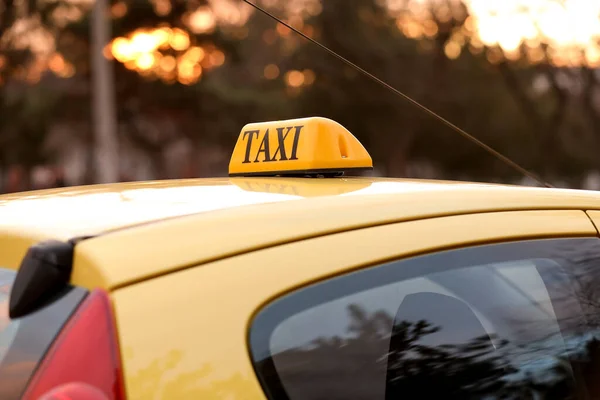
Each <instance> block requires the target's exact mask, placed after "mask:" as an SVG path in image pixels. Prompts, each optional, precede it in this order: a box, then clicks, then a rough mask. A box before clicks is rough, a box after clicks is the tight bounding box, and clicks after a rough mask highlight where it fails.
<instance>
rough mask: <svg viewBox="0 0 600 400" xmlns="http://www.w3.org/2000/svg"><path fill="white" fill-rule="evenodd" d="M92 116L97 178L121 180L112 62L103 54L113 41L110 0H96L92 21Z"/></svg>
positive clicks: (111, 180) (108, 180)
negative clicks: (108, 0)
mask: <svg viewBox="0 0 600 400" xmlns="http://www.w3.org/2000/svg"><path fill="white" fill-rule="evenodd" d="M90 33H91V52H92V54H91V57H92V116H93V133H94V152H93V154H94V161H95V163H94V165H95V170H96V171H95V174H94V179H95V181H96V182H98V183H110V182H117V181H118V180H119V173H120V171H119V140H118V136H117V121H116V110H115V91H114V75H113V70H112V65H111V63H110V61H109V60H107V59H106V57H104V47H105V46H106V45H107V44H108V43H109V42H110V40H111V19H110V13H109V5H108V2H107V0H96V1H95V4H94V8H93V9H92V22H91V32H90Z"/></svg>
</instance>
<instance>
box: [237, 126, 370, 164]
mask: <svg viewBox="0 0 600 400" xmlns="http://www.w3.org/2000/svg"><path fill="white" fill-rule="evenodd" d="M371 169H373V161H372V160H371V156H370V155H369V153H368V152H367V150H365V148H364V147H363V145H362V144H361V143H360V142H359V141H358V140H357V139H356V137H354V135H352V133H350V132H349V131H348V130H347V129H346V128H344V127H343V126H342V125H340V124H338V123H337V122H335V121H332V120H330V119H327V118H320V117H313V118H302V119H293V120H286V121H274V122H262V123H254V124H248V125H246V126H244V128H243V129H242V131H241V133H240V136H239V137H238V140H237V143H236V145H235V148H234V149H233V154H232V156H231V161H230V162H229V175H230V176H276V175H287V176H304V175H340V174H343V173H345V172H350V171H361V170H371Z"/></svg>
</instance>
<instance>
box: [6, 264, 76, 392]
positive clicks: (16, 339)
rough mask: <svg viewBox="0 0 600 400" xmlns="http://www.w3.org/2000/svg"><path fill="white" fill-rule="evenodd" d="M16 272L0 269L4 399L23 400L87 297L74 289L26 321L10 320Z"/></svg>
mask: <svg viewBox="0 0 600 400" xmlns="http://www.w3.org/2000/svg"><path fill="white" fill-rule="evenodd" d="M15 277H16V273H15V271H12V270H8V269H2V268H0V399H3V400H4V399H6V400H12V399H19V398H20V397H21V394H22V392H23V391H24V390H25V388H26V386H27V382H28V381H29V379H30V378H31V376H32V375H33V373H34V372H35V369H36V367H37V365H38V364H39V363H40V361H41V360H42V359H43V357H44V355H45V353H46V351H47V350H48V348H49V347H50V345H51V344H52V342H53V341H54V339H55V338H56V336H57V335H58V333H59V332H60V330H61V329H62V327H63V326H64V324H65V322H66V321H67V320H68V319H69V317H70V316H71V314H72V313H73V311H74V310H75V309H76V308H77V306H78V305H79V303H80V302H81V300H82V299H83V298H84V297H85V294H86V291H85V290H84V289H80V288H72V289H69V290H68V291H66V292H65V293H64V294H62V297H60V298H59V299H58V300H56V301H55V302H54V303H52V304H51V305H48V306H46V307H44V308H42V309H40V310H38V311H36V312H34V313H32V314H30V315H27V316H25V317H23V318H17V319H14V320H11V319H10V318H9V317H8V301H9V295H10V289H11V287H12V284H13V282H14V279H15Z"/></svg>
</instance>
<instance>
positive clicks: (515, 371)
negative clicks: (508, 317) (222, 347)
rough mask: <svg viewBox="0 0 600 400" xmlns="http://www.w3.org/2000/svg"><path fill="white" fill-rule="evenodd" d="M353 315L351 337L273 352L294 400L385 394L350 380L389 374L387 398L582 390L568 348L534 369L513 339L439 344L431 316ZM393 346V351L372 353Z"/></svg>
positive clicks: (562, 394)
mask: <svg viewBox="0 0 600 400" xmlns="http://www.w3.org/2000/svg"><path fill="white" fill-rule="evenodd" d="M348 313H349V314H350V316H351V321H352V322H351V324H350V325H349V326H348V328H347V329H348V333H350V334H351V335H350V336H346V337H344V338H342V337H339V336H333V337H319V338H318V339H316V340H315V341H313V342H312V343H311V344H310V345H307V346H305V347H303V348H295V349H292V350H287V351H284V352H282V353H279V354H277V355H275V356H274V359H275V364H276V365H277V371H278V375H279V376H280V377H281V378H283V380H284V382H283V384H284V387H285V388H286V389H288V390H287V391H288V395H289V397H290V398H291V399H297V398H304V399H320V398H323V396H325V395H326V397H327V398H328V399H335V398H339V399H342V398H344V399H348V398H353V399H358V398H365V399H366V398H373V399H376V398H382V397H380V396H373V394H374V388H373V387H372V386H371V387H366V388H361V387H358V386H360V385H357V384H356V381H353V380H352V379H351V377H352V376H356V374H360V375H361V376H364V375H365V374H366V375H369V374H372V375H373V376H377V375H381V374H383V376H386V375H387V376H386V379H385V398H386V399H390V400H391V399H396V398H402V399H410V398H419V399H423V398H432V399H433V398H444V399H454V398H456V399H459V398H460V399H471V398H472V399H474V398H477V399H480V398H496V399H499V398H504V399H527V398H531V399H534V398H541V399H568V398H578V396H577V395H576V393H577V391H578V390H581V388H579V389H578V388H576V387H575V385H574V376H573V371H572V367H571V363H570V360H569V359H567V358H566V355H565V353H564V348H554V349H552V348H549V347H547V348H545V350H546V351H547V353H546V356H550V357H549V358H550V359H552V360H553V362H541V363H539V365H537V369H538V370H537V371H534V372H535V373H533V372H531V371H530V370H522V369H521V366H520V365H514V362H513V360H512V358H511V356H510V355H511V354H512V352H513V351H515V349H514V348H513V349H511V344H510V343H509V342H508V341H503V340H500V339H498V338H494V337H491V336H488V335H487V334H486V335H484V336H479V337H473V338H471V339H470V340H468V341H465V342H464V343H451V344H449V343H441V344H438V345H434V346H432V345H427V344H423V342H428V341H429V340H428V339H429V338H430V337H432V336H434V335H442V337H443V332H444V327H443V326H435V325H433V324H431V323H430V322H428V321H425V320H421V321H416V322H413V321H394V318H393V317H392V316H391V315H389V314H388V313H386V312H383V311H378V312H374V313H368V312H366V311H365V310H363V309H362V308H361V307H360V306H358V305H355V304H353V305H350V306H349V307H348ZM392 327H393V328H392ZM390 332H392V334H391V335H390ZM491 339H496V340H495V341H494V343H495V347H494V346H490V340H491ZM498 343H499V344H498ZM595 346H596V343H594V342H590V343H589V344H588V347H590V348H588V349H587V350H586V353H588V354H589V351H594V350H593V349H592V348H591V347H595ZM388 347H389V348H390V351H389V353H387V354H386V353H384V354H381V353H379V354H377V353H373V352H372V351H371V350H370V349H378V348H379V349H380V348H388ZM530 349H531V350H532V351H539V349H538V348H537V347H536V343H531V345H527V346H524V345H519V351H520V352H521V353H526V352H527V351H528V350H530ZM595 351H598V350H595ZM552 352H553V353H552ZM375 354H377V356H375ZM589 355H591V354H589ZM588 359H589V358H588ZM585 366H586V365H585V363H584V365H583V367H584V368H585ZM530 367H531V366H530ZM386 371H387V372H386ZM363 382H364V380H363ZM290 388H295V390H292V391H290V390H289V389H290ZM294 394H296V395H294ZM299 394H301V396H298V395H299ZM382 394H383V393H382Z"/></svg>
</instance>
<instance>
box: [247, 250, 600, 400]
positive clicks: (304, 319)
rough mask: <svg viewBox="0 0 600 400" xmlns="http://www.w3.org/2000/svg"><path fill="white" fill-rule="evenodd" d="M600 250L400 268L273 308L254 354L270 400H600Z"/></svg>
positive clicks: (442, 257)
mask: <svg viewBox="0 0 600 400" xmlns="http://www.w3.org/2000/svg"><path fill="white" fill-rule="evenodd" d="M599 315H600V241H599V240H598V239H595V238H594V239H591V238H590V239H584V238H578V239H549V240H535V241H524V242H515V243H503V244H495V245H486V246H478V247H472V248H465V249H459V250H451V251H444V252H440V253H436V254H432V255H426V256H419V257H415V258H411V259H406V260H401V261H397V262H392V263H389V264H385V265H382V266H378V267H373V268H369V269H366V270H362V271H359V272H355V273H351V274H348V275H345V276H341V277H337V278H334V279H331V280H327V281H324V282H322V283H319V284H316V285H313V286H310V287H307V288H303V289H300V290H298V291H296V292H293V293H291V294H288V295H286V296H284V297H283V298H280V299H278V300H276V301H274V302H273V303H271V304H270V305H268V306H266V307H265V308H264V309H263V310H261V311H260V312H259V313H258V315H257V316H256V318H255V320H254V321H253V324H252V326H251V329H250V346H251V356H252V359H253V362H254V365H255V369H256V372H257V375H258V377H259V379H260V381H261V383H262V385H263V387H264V389H265V391H266V393H267V395H268V397H269V398H271V399H276V400H287V399H291V400H300V399H302V400H319V399H325V398H326V399H349V398H352V399H373V400H379V399H381V400H384V399H385V400H388V399H389V400H391V399H399V398H402V399H429V398H431V399H434V398H450V399H462V398H465V399H468V398H482V399H521V398H531V399H536V398H539V399H544V398H545V399H549V398H552V399H567V398H569V399H590V398H600V387H599V386H598V385H597V383H594V382H596V381H597V378H598V376H600V341H599V338H600V320H599Z"/></svg>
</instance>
